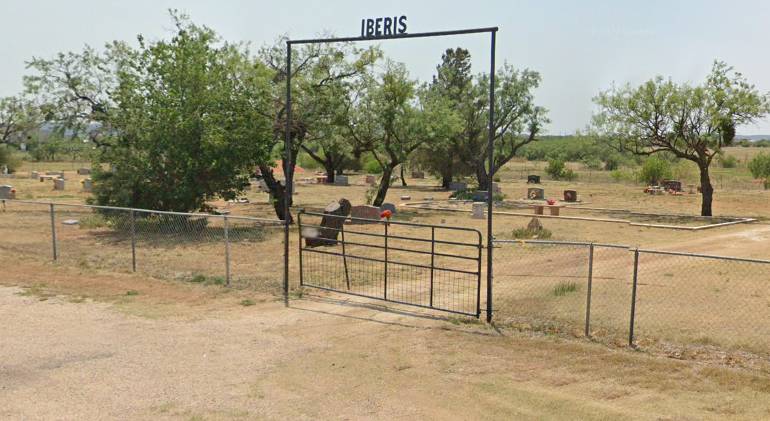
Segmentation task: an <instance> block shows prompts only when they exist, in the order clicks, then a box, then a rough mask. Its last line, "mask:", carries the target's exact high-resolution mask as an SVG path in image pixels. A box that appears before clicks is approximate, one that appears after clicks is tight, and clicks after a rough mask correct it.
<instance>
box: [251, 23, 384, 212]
mask: <svg viewBox="0 0 770 421" xmlns="http://www.w3.org/2000/svg"><path fill="white" fill-rule="evenodd" d="M285 41H286V38H285V37H283V38H281V39H279V40H278V42H276V43H275V44H274V45H272V46H267V47H264V48H262V49H261V50H260V52H259V56H260V58H261V60H262V61H263V62H264V63H265V64H266V65H267V66H268V68H270V69H271V70H272V72H273V76H272V80H271V82H272V88H271V97H272V104H273V107H272V108H271V109H270V112H269V113H268V114H267V115H268V116H269V118H270V119H271V120H272V122H273V124H272V127H273V138H272V139H273V143H274V145H275V146H274V151H276V152H277V153H281V163H282V167H283V169H284V179H292V178H293V174H294V167H295V166H296V162H297V161H296V160H297V156H298V155H299V152H300V150H304V151H305V152H313V154H312V155H310V156H311V157H313V158H314V159H316V158H319V159H320V161H319V163H321V164H326V157H327V156H329V157H330V158H331V159H332V160H333V161H334V163H333V164H334V165H331V166H330V167H332V166H333V167H335V168H334V169H337V166H338V164H337V162H338V158H337V157H338V154H342V152H343V151H345V147H344V146H340V143H339V142H340V141H344V139H341V138H336V137H334V135H333V134H334V133H335V126H338V125H339V124H340V121H341V119H343V117H341V116H344V110H345V108H344V106H345V103H346V102H345V97H346V95H347V93H348V92H349V84H350V83H353V82H354V81H355V79H356V78H357V77H358V76H360V75H361V74H362V73H364V72H366V71H367V66H368V65H370V64H372V63H374V62H375V61H377V60H378V59H379V58H380V57H381V55H382V53H381V52H380V51H379V49H377V48H375V47H371V48H367V49H360V48H356V47H354V46H353V45H352V44H349V43H348V44H305V45H302V46H301V47H296V46H295V47H294V48H293V50H292V74H291V80H292V107H291V108H292V112H291V113H292V118H291V122H290V123H291V124H290V125H289V127H290V130H289V135H290V137H291V145H292V151H291V161H290V162H286V159H285V158H286V157H285V156H283V155H282V152H283V149H284V140H285V139H286V76H287V75H286V42H285ZM330 136H331V137H330ZM313 155H315V156H313ZM317 160H318V159H317ZM325 168H326V167H325ZM259 170H260V172H261V174H262V176H263V177H264V180H265V183H266V184H267V187H268V189H269V190H270V193H271V194H272V196H273V197H274V198H275V201H274V203H273V206H274V208H275V212H276V214H277V215H278V217H279V218H281V219H284V217H287V218H288V219H289V220H291V215H286V216H284V215H283V212H284V203H283V200H284V197H285V193H284V192H285V187H284V185H282V184H281V183H279V182H278V180H277V178H276V176H275V174H273V170H272V168H271V167H270V165H269V163H265V164H261V165H260V166H259ZM330 172H331V174H328V175H330V176H331V177H330V180H333V179H334V171H330ZM291 204H292V198H289V206H291Z"/></svg>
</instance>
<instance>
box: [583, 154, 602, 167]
mask: <svg viewBox="0 0 770 421" xmlns="http://www.w3.org/2000/svg"><path fill="white" fill-rule="evenodd" d="M583 165H585V167H586V168H588V169H589V170H601V169H602V161H600V160H599V158H596V157H593V156H592V157H587V158H584V159H583Z"/></svg>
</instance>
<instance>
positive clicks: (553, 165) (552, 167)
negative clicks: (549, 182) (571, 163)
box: [545, 159, 564, 180]
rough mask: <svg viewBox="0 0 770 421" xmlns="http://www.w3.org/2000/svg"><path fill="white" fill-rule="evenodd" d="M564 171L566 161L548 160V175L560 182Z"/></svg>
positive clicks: (546, 168) (546, 170)
mask: <svg viewBox="0 0 770 421" xmlns="http://www.w3.org/2000/svg"><path fill="white" fill-rule="evenodd" d="M562 171H564V161H562V160H560V159H550V160H548V166H547V167H545V172H546V174H548V175H550V176H551V177H553V178H555V179H557V180H558V179H559V177H561V173H562Z"/></svg>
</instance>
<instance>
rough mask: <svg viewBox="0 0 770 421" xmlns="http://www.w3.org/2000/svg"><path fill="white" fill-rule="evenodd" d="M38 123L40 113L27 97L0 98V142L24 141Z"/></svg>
mask: <svg viewBox="0 0 770 421" xmlns="http://www.w3.org/2000/svg"><path fill="white" fill-rule="evenodd" d="M39 125H40V114H39V112H38V109H37V107H35V105H34V104H33V103H32V101H31V100H30V99H29V98H26V97H21V96H11V97H4V98H0V144H8V143H11V142H22V141H25V140H26V138H27V136H28V133H29V132H30V131H32V130H33V129H35V128H37V127H39Z"/></svg>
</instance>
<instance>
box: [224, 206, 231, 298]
mask: <svg viewBox="0 0 770 421" xmlns="http://www.w3.org/2000/svg"><path fill="white" fill-rule="evenodd" d="M223 219H224V232H225V285H226V286H228V287H229V286H230V223H229V222H228V220H227V215H224V216H223Z"/></svg>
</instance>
